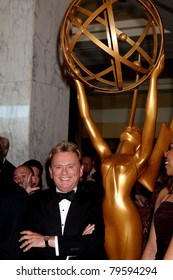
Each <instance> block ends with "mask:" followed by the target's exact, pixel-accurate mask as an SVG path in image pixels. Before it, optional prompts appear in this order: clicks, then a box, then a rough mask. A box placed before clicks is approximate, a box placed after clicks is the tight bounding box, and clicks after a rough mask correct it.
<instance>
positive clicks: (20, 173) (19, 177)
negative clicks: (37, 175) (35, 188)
mask: <svg viewBox="0 0 173 280" xmlns="http://www.w3.org/2000/svg"><path fill="white" fill-rule="evenodd" d="M30 180H32V172H31V171H30V170H29V168H27V167H26V166H19V167H17V168H16V169H15V171H14V174H13V181H14V182H15V183H17V184H18V185H20V186H21V187H23V188H25V186H26V184H27V183H29V181H30Z"/></svg>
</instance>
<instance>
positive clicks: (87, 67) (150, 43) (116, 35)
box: [60, 0, 164, 93]
mask: <svg viewBox="0 0 173 280" xmlns="http://www.w3.org/2000/svg"><path fill="white" fill-rule="evenodd" d="M163 42H164V31H163V24H162V19H161V17H160V14H159V12H158V10H157V9H156V7H155V6H154V4H153V3H152V2H151V1H150V0H103V1H96V0H92V1H87V0H74V1H72V2H71V4H70V5H69V7H68V9H67V11H66V13H65V15H64V18H63V21H62V24H61V30H60V45H61V50H62V54H63V59H64V63H65V69H66V70H67V72H68V73H69V74H70V75H71V76H72V77H73V78H77V79H79V80H80V81H81V82H82V83H83V84H85V85H87V86H89V87H91V88H93V89H95V90H96V91H100V92H105V93H118V92H125V91H130V90H132V89H134V88H136V87H137V86H139V85H140V84H142V83H143V82H144V81H145V80H146V79H147V78H148V77H149V76H150V74H151V73H152V71H153V70H154V68H155V66H156V64H157V62H158V61H159V59H160V57H161V55H162V53H163V52H164V43H163ZM137 61H140V63H137ZM76 68H77V69H78V71H76ZM137 75H138V80H136V76H137Z"/></svg>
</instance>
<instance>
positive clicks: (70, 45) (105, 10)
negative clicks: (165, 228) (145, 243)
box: [60, 0, 172, 260]
mask: <svg viewBox="0 0 173 280" xmlns="http://www.w3.org/2000/svg"><path fill="white" fill-rule="evenodd" d="M88 2H92V3H95V5H94V8H93V6H92V5H91V6H92V8H91V7H90V5H89V7H90V9H89V8H88V6H87V5H88V4H89V3H88ZM134 2H135V4H136V5H138V9H139V10H140V13H139V10H138V14H139V15H140V17H141V18H143V19H145V22H146V25H145V26H144V27H143V32H142V33H141V34H140V35H139V36H138V37H137V38H136V39H135V40H134V38H133V39H132V38H131V37H130V35H129V34H127V33H124V32H122V31H121V30H120V28H119V27H118V24H117V22H116V18H117V16H118V15H119V14H120V15H121V12H122V10H123V9H126V8H128V9H129V6H128V5H127V3H126V2H124V1H118V0H105V1H104V0H103V1H82V0H81V1H79V0H78V1H77V0H76V1H72V3H71V4H70V6H69V8H68V9H67V12H66V14H65V16H64V19H63V22H62V26H61V34H60V43H61V48H62V53H63V56H64V61H65V67H66V70H67V72H68V73H69V75H71V77H72V78H73V80H74V82H75V85H76V89H77V94H78V107H79V112H80V115H81V117H82V119H83V122H84V125H85V127H86V129H87V131H88V134H89V136H90V139H91V141H92V144H93V146H94V148H95V149H96V151H97V152H98V155H99V157H100V159H101V172H102V178H103V187H104V198H103V215H104V221H105V249H106V252H107V255H108V258H109V259H111V260H136V259H140V257H141V248H142V223H141V218H140V216H139V213H138V210H137V208H136V206H135V204H134V202H133V201H132V199H131V196H130V193H131V190H132V187H133V186H134V184H135V183H136V181H138V180H140V182H142V184H143V185H144V186H145V187H146V188H147V189H149V190H150V191H152V190H153V189H154V184H155V182H156V179H157V175H158V172H159V168H160V162H161V158H162V156H163V153H164V150H166V149H167V147H168V145H169V142H170V139H171V136H172V134H171V129H170V128H168V127H167V126H166V125H165V124H163V125H162V127H161V130H160V134H159V137H158V141H157V143H156V145H155V147H154V139H155V129H156V119H157V110H158V105H157V97H158V93H157V80H158V77H159V75H160V73H161V72H162V70H163V68H164V59H165V58H164V47H163V42H164V38H163V37H164V36H163V26H162V21H161V18H160V15H159V13H158V11H157V10H156V8H155V6H154V5H153V3H152V2H151V1H150V0H138V1H137V0H136V1H130V0H129V1H128V3H132V4H133V3H134ZM132 6H133V5H132ZM132 9H133V8H132ZM98 26H100V29H101V30H103V31H104V32H105V37H104V39H102V40H101V39H99V38H98V37H97V36H96V35H95V34H93V32H92V30H93V28H95V27H97V28H98ZM127 30H128V29H127ZM156 30H158V31H159V34H158V33H157V32H158V31H157V32H156ZM148 36H149V39H150V40H151V41H152V43H153V44H152V45H153V50H152V51H151V52H150V53H148V52H147V48H145V46H146V45H145V40H148V39H147V37H148ZM85 38H87V40H89V41H91V42H92V45H94V46H95V48H94V50H95V56H97V54H100V53H101V54H102V55H103V53H104V55H105V56H106V57H107V58H106V59H107V65H106V66H105V68H104V69H99V72H97V71H98V68H97V70H96V71H95V72H94V70H93V69H92V70H91V69H89V67H87V66H86V65H84V64H83V62H82V61H81V60H80V57H78V48H77V46H78V41H79V39H82V40H85ZM99 50H101V52H100V51H99ZM124 69H126V70H127V71H129V72H130V73H131V76H130V79H129V78H128V79H126V77H125V76H124ZM147 79H149V87H148V94H147V97H146V110H145V119H144V124H143V127H142V129H140V128H138V127H135V126H134V124H133V122H134V116H135V110H136V100H137V95H138V88H139V86H140V85H141V84H142V83H143V82H144V81H145V80H147ZM85 86H88V87H90V88H92V89H94V90H96V91H99V92H101V93H102V92H103V93H106V94H113V93H114V94H118V93H120V92H125V91H130V90H134V95H133V103H132V108H131V115H130V118H129V123H128V124H127V125H126V126H125V128H124V131H122V133H121V135H120V144H119V146H118V149H117V151H116V153H115V154H112V152H111V150H110V148H109V146H108V144H107V143H106V141H105V140H104V139H103V137H102V135H101V133H100V131H99V130H98V128H97V126H96V124H95V122H94V120H93V119H92V117H91V115H90V110H89V104H88V100H87V95H86V91H85ZM171 128H172V125H171ZM163 135H164V143H162V145H161V141H162V140H163ZM159 139H161V140H159ZM154 162H157V164H156V165H154V167H153V163H154ZM148 174H149V175H148Z"/></svg>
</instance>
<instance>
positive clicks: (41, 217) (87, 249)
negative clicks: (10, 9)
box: [19, 141, 106, 260]
mask: <svg viewBox="0 0 173 280" xmlns="http://www.w3.org/2000/svg"><path fill="white" fill-rule="evenodd" d="M48 166H49V172H50V176H51V178H52V180H53V181H54V184H55V188H54V189H52V188H50V189H47V190H44V191H42V192H39V193H35V194H33V195H32V196H31V199H30V202H29V207H28V209H27V215H26V217H25V222H26V223H25V229H24V230H23V231H22V232H21V238H20V240H19V242H20V248H21V249H22V250H23V252H24V254H23V255H24V258H25V259H60V260H64V259H106V255H105V251H104V221H103V216H102V204H101V200H100V199H99V198H98V199H97V198H96V197H95V196H94V197H93V196H92V195H90V193H88V192H85V190H84V189H83V188H81V187H79V180H80V177H81V176H82V174H83V166H82V165H81V152H80V150H79V149H78V147H77V145H76V144H74V143H72V142H66V141H62V142H61V143H59V144H58V145H57V146H55V147H54V148H53V149H52V150H51V152H50V154H49V157H48ZM67 196H68V197H67Z"/></svg>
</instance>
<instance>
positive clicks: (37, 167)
mask: <svg viewBox="0 0 173 280" xmlns="http://www.w3.org/2000/svg"><path fill="white" fill-rule="evenodd" d="M24 165H27V166H30V167H31V168H32V170H33V171H34V183H33V186H34V187H40V189H42V174H43V165H42V164H41V162H40V161H38V160H36V159H30V160H27V161H25V162H24Z"/></svg>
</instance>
